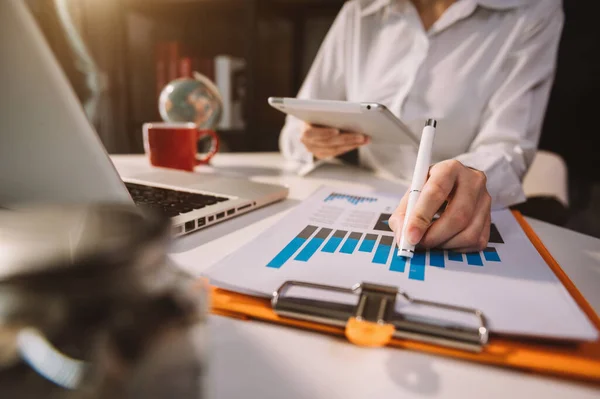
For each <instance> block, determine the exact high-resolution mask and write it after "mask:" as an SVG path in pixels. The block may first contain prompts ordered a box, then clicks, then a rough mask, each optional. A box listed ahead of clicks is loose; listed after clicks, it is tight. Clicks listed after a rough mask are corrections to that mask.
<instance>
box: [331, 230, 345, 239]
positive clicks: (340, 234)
mask: <svg viewBox="0 0 600 399" xmlns="http://www.w3.org/2000/svg"><path fill="white" fill-rule="evenodd" d="M346 233H348V232H347V231H344V230H336V231H335V233H334V234H333V236H334V237H338V238H344V237H346Z"/></svg>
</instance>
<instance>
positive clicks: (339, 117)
mask: <svg viewBox="0 0 600 399" xmlns="http://www.w3.org/2000/svg"><path fill="white" fill-rule="evenodd" d="M269 104H270V105H271V106H272V107H273V108H275V109H278V110H279V111H281V112H284V113H286V114H289V115H293V116H295V117H296V118H298V119H300V120H302V121H304V122H307V123H310V124H313V125H320V126H327V127H334V128H337V129H340V130H347V131H352V132H359V133H364V134H366V135H368V136H370V137H371V139H372V141H373V143H375V144H400V145H412V146H414V147H415V148H418V146H419V142H418V140H417V139H416V138H415V136H414V135H413V134H412V133H411V131H410V129H409V128H408V127H407V126H406V125H405V124H404V123H402V121H400V119H398V118H396V116H395V115H394V114H392V112H391V111H390V110H389V109H387V108H386V107H385V106H384V105H381V104H378V103H358V102H349V101H331V100H301V99H298V98H288V97H269Z"/></svg>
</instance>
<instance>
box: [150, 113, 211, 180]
mask: <svg viewBox="0 0 600 399" xmlns="http://www.w3.org/2000/svg"><path fill="white" fill-rule="evenodd" d="M204 137H210V139H211V146H210V150H209V152H208V154H206V155H205V156H204V157H202V158H199V157H198V147H197V146H198V141H199V140H200V139H202V138H204ZM144 148H145V150H146V154H148V156H149V157H150V164H151V165H152V166H160V167H163V168H172V169H181V170H186V171H193V170H194V167H195V166H197V165H204V164H207V163H209V161H210V160H211V158H212V157H213V156H214V155H215V154H216V153H217V151H219V137H218V136H217V133H216V132H215V131H214V130H200V129H198V126H197V125H196V124H195V123H170V122H158V123H144Z"/></svg>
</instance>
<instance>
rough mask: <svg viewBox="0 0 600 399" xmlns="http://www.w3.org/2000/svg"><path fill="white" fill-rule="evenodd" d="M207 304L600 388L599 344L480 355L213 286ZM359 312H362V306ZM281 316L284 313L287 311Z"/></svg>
mask: <svg viewBox="0 0 600 399" xmlns="http://www.w3.org/2000/svg"><path fill="white" fill-rule="evenodd" d="M513 214H514V216H515V218H516V219H517V221H518V222H519V224H520V225H521V227H522V228H523V230H524V231H525V233H526V234H527V237H528V238H529V239H530V240H531V242H532V243H533V244H534V246H535V247H536V249H537V250H538V251H539V253H540V254H541V255H542V257H543V258H544V260H545V261H546V263H547V264H548V266H549V267H550V268H551V269H552V270H553V271H554V273H555V274H556V276H557V277H558V278H559V279H560V281H561V282H562V283H563V284H564V286H565V287H566V288H567V290H568V291H569V293H570V294H571V296H572V297H573V298H574V299H575V301H576V302H577V304H578V305H579V306H580V307H581V309H582V310H583V311H584V312H585V314H586V315H587V316H588V318H589V319H590V320H591V322H592V323H593V324H594V326H595V327H596V328H597V329H598V330H599V331H600V318H598V316H597V315H596V314H595V312H594V310H593V309H592V307H591V306H590V305H589V304H588V303H587V301H586V300H585V299H584V298H583V296H582V295H581V293H580V292H579V291H578V290H577V288H576V287H575V285H574V284H573V283H572V282H571V280H570V279H569V278H568V277H567V275H566V274H565V272H563V271H562V269H561V268H560V266H559V265H558V263H557V262H556V261H555V260H554V258H553V257H552V256H551V255H550V253H549V252H548V250H547V249H546V247H545V246H544V244H543V243H542V242H541V240H540V239H539V237H538V236H537V235H536V234H535V232H534V231H533V229H532V228H531V227H530V226H529V224H528V223H527V222H526V221H525V219H524V218H523V216H522V215H521V214H520V213H519V212H517V211H513ZM384 296H385V292H384ZM361 298H362V297H361ZM210 301H211V305H210V308H211V313H213V314H216V315H222V316H228V317H233V318H237V319H241V320H261V321H265V322H270V323H275V324H281V325H285V326H291V327H297V328H302V329H307V330H313V331H318V332H321V333H327V334H332V335H336V336H345V337H346V338H347V339H348V340H349V341H350V342H352V343H354V344H357V345H362V346H382V345H387V346H391V347H397V348H404V349H411V350H416V351H422V352H427V353H433V354H437V355H442V356H448V357H454V358H458V359H464V360H470V361H474V362H480V363H483V364H489V365H495V366H500V367H506V368H513V369H519V370H522V371H529V372H533V373H539V374H545V375H552V376H556V377H561V378H565V379H572V380H583V381H587V382H592V383H595V384H600V339H598V340H597V341H594V342H557V341H546V340H533V339H523V338H516V337H509V336H505V335H494V334H491V335H489V337H488V339H487V340H486V342H485V345H481V346H480V347H479V350H465V349H461V348H454V347H448V346H445V345H439V344H436V343H435V340H434V341H432V342H423V341H419V340H413V339H409V338H396V337H394V336H393V331H394V329H395V327H394V325H391V324H386V323H382V322H381V320H379V322H372V321H368V320H364V319H362V320H361V318H360V317H350V318H349V319H347V320H346V321H345V322H344V323H343V325H341V324H340V323H338V325H332V324H331V323H325V322H319V318H314V320H316V321H309V320H304V319H300V318H295V317H286V316H283V315H282V312H276V311H275V310H274V306H273V301H272V300H269V299H265V298H257V297H252V296H248V295H243V294H239V293H235V292H232V291H227V290H223V289H220V288H216V287H210ZM379 303H383V302H379ZM382 306H384V305H382ZM357 308H360V302H359V304H358V305H357ZM283 313H284V314H285V312H283ZM480 332H481V331H480ZM480 335H481V334H480ZM409 337H410V335H409Z"/></svg>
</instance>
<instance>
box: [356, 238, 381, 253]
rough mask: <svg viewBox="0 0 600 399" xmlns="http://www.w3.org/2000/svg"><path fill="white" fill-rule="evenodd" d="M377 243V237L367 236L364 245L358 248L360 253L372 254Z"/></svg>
mask: <svg viewBox="0 0 600 399" xmlns="http://www.w3.org/2000/svg"><path fill="white" fill-rule="evenodd" d="M376 242H377V236H376V235H375V234H367V235H366V237H365V239H364V240H363V242H362V244H360V248H358V250H359V251H360V252H371V251H373V248H374V247H375V243H376Z"/></svg>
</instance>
